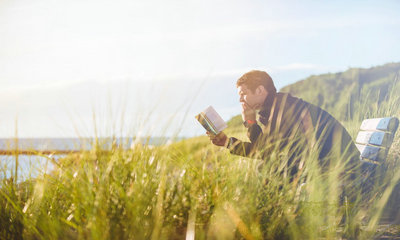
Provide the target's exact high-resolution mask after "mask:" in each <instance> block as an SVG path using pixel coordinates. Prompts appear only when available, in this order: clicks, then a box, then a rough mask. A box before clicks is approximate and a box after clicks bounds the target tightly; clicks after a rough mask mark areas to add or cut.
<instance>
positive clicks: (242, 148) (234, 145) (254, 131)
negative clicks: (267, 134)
mask: <svg viewBox="0 0 400 240" xmlns="http://www.w3.org/2000/svg"><path fill="white" fill-rule="evenodd" d="M262 133H263V132H262V130H261V127H260V126H259V125H258V124H253V125H251V126H250V127H249V128H248V130H247V136H248V137H249V140H250V142H242V141H241V140H239V139H237V138H234V137H231V138H229V142H228V146H227V148H228V149H229V151H230V152H231V153H232V154H235V155H240V156H243V157H250V156H252V155H253V154H254V153H255V151H256V149H257V147H256V146H257V144H258V140H259V139H260V138H261V136H262Z"/></svg>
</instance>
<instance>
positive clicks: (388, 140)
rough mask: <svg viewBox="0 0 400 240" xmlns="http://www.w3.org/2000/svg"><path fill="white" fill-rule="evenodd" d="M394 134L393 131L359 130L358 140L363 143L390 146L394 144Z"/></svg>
mask: <svg viewBox="0 0 400 240" xmlns="http://www.w3.org/2000/svg"><path fill="white" fill-rule="evenodd" d="M392 141H393V135H392V134H391V133H385V132H380V131H379V132H378V131H360V132H358V135H357V138H356V142H357V143H361V144H371V145H376V146H382V147H388V146H390V145H391V144H392Z"/></svg>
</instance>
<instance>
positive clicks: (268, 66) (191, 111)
mask: <svg viewBox="0 0 400 240" xmlns="http://www.w3.org/2000/svg"><path fill="white" fill-rule="evenodd" d="M399 10H400V1H396V0H393V1H390V0H388V1H369V0H366V1H361V0H360V1H358V0H353V1H349V0H347V1H342V0H338V1H315V0H303V1H268V0H264V1H255V0H247V1H235V0H230V1H227V0H213V1H210V0H202V1H192V0H186V1H182V0H168V1H166V0H163V1H162V0H147V1H138V0H114V1H104V0H96V1H95V0H79V1H78V0H68V1H62V0H58V1H56V0H20V1H11V0H2V1H1V2H0V106H1V108H0V137H2V138H6V137H14V136H16V135H17V136H19V137H78V136H95V135H97V136H106V135H119V136H136V135H143V136H145V135H152V136H156V135H157V136H160V135H175V134H178V135H180V136H195V135H201V134H204V130H203V129H202V127H201V126H200V125H199V124H198V123H197V122H196V120H195V119H194V115H195V114H196V113H198V112H200V111H202V110H203V109H205V108H206V107H208V106H209V105H212V106H213V107H214V108H215V109H216V110H217V111H218V112H219V113H220V114H221V116H222V117H223V118H224V119H225V120H229V119H230V118H231V117H232V116H235V115H237V114H239V113H240V105H239V104H238V97H237V92H236V88H235V82H236V80H237V79H238V78H239V77H240V76H241V75H242V74H244V73H245V72H247V71H249V70H252V69H259V70H265V71H267V72H268V73H270V75H271V76H272V78H273V79H274V81H275V84H276V86H277V88H278V89H279V88H281V87H283V86H285V85H287V84H290V83H294V82H296V81H298V80H302V79H305V78H307V77H308V76H310V75H316V74H323V73H328V72H339V71H345V70H347V69H348V68H350V67H362V68H369V67H372V66H377V65H382V64H385V63H388V62H398V61H400V44H399V42H400V41H399V40H400V31H398V29H400V15H399V14H398V12H399Z"/></svg>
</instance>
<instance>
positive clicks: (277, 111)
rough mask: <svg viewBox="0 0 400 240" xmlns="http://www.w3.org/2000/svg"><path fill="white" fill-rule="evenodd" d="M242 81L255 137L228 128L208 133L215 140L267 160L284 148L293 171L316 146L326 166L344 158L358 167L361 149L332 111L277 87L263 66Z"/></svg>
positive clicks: (347, 166) (349, 168)
mask: <svg viewBox="0 0 400 240" xmlns="http://www.w3.org/2000/svg"><path fill="white" fill-rule="evenodd" d="M236 86H237V88H238V93H239V101H240V103H241V105H242V118H243V121H244V126H245V127H246V128H247V135H248V137H249V140H250V142H243V141H241V140H239V139H236V138H234V137H230V138H228V137H227V136H226V134H225V133H223V132H221V133H220V134H218V135H216V136H214V135H211V134H209V133H207V134H208V135H209V137H210V140H211V141H212V143H213V144H215V145H217V146H225V147H227V148H228V149H229V150H230V152H231V153H232V154H237V155H241V156H246V157H255V158H261V159H263V160H265V161H268V160H269V157H270V155H271V153H281V152H284V154H283V155H284V156H283V157H286V158H287V165H288V168H289V169H287V171H288V173H289V175H290V176H293V175H294V174H295V173H297V172H298V171H299V169H301V168H302V167H303V164H304V162H303V163H302V162H301V158H302V156H303V154H306V153H308V154H310V153H312V152H314V153H315V152H317V153H318V159H319V163H320V167H321V169H322V170H327V169H328V168H332V167H338V166H339V164H342V163H344V164H342V165H341V166H339V167H342V168H343V172H347V173H349V172H351V174H350V175H349V176H351V175H352V174H353V173H354V170H355V169H357V166H358V165H359V162H360V161H359V154H360V153H359V152H358V150H357V148H356V146H355V144H354V142H353V141H352V139H351V137H350V135H349V134H348V132H347V131H346V129H345V128H344V127H343V126H342V125H341V124H340V123H339V122H338V121H337V120H336V119H335V118H334V117H332V116H331V115H330V114H329V113H327V112H326V111H324V110H322V109H321V108H319V107H317V106H315V105H313V104H310V103H308V102H306V101H303V100H302V99H300V98H296V97H293V96H291V95H290V94H288V93H277V92H276V88H275V86H274V83H273V81H272V79H271V77H270V76H269V75H268V74H267V73H266V72H263V71H257V70H253V71H250V72H248V73H246V74H244V75H243V76H241V77H240V78H239V79H238V81H237V83H236ZM257 112H258V114H257ZM257 115H258V119H257ZM339 160H340V161H341V163H338V161H339ZM334 164H336V165H334ZM347 175H348V174H347ZM352 176H353V177H354V175H352Z"/></svg>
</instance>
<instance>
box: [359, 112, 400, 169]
mask: <svg viewBox="0 0 400 240" xmlns="http://www.w3.org/2000/svg"><path fill="white" fill-rule="evenodd" d="M398 126H399V119H397V118H395V117H386V118H372V119H365V120H364V121H363V122H362V123H361V127H360V131H359V132H358V135H357V138H356V146H357V148H358V150H359V151H360V153H361V155H360V159H361V160H362V161H367V162H371V163H375V164H380V163H382V162H383V161H384V160H385V159H386V157H387V154H388V152H389V149H390V146H391V145H392V143H393V138H394V135H395V133H396V130H397V128H398Z"/></svg>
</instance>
